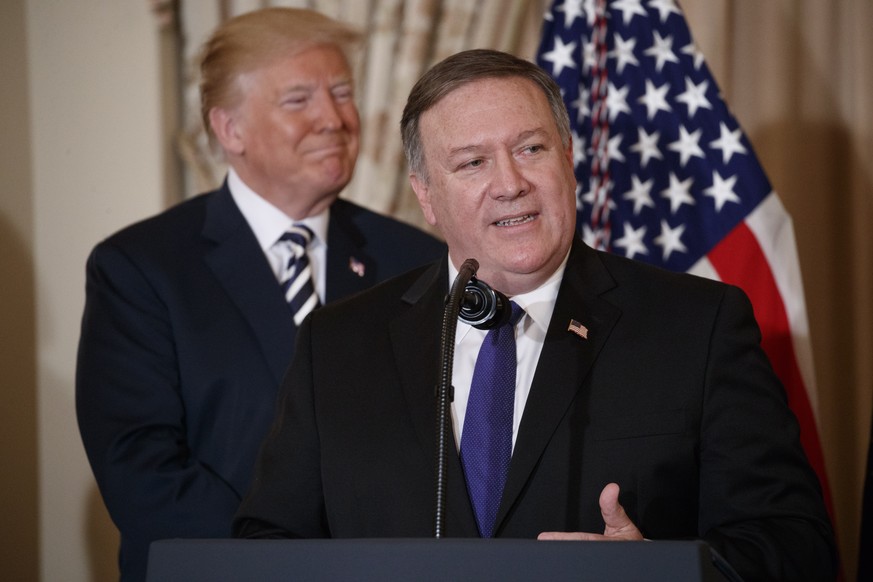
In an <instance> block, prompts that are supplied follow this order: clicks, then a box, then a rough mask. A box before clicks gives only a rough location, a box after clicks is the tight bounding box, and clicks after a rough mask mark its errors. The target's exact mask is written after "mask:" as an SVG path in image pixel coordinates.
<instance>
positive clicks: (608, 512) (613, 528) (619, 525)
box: [600, 483, 642, 539]
mask: <svg viewBox="0 0 873 582" xmlns="http://www.w3.org/2000/svg"><path fill="white" fill-rule="evenodd" d="M620 491H621V489H620V488H619V486H618V484H616V483H609V484H608V485H606V487H604V488H603V491H601V492H600V514H601V516H602V517H603V523H604V524H605V525H606V527H605V528H604V530H603V534H604V535H605V536H607V537H611V536H623V537H628V536H629V539H642V534H641V533H640V531H639V529H637V526H636V525H635V524H634V522H632V521H631V519H630V517H628V515H627V513H626V512H625V510H624V507H622V505H621V503H619V502H618V494H619V492H620Z"/></svg>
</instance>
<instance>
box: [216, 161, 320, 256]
mask: <svg viewBox="0 0 873 582" xmlns="http://www.w3.org/2000/svg"><path fill="white" fill-rule="evenodd" d="M227 187H228V189H229V190H230V195H231V196H232V197H233V201H234V202H235V203H236V205H237V207H239V210H240V212H242V215H243V217H245V219H246V222H248V223H249V226H250V227H251V229H252V231H253V232H254V233H255V238H257V239H258V244H259V245H260V246H261V249H262V250H264V251H265V252H266V251H268V250H269V249H270V248H271V247H272V246H273V245H274V244H276V241H277V240H279V237H280V236H282V235H283V234H284V233H285V231H287V230H288V227H289V226H291V225H293V224H301V223H302V224H305V225H306V226H308V227H309V229H310V230H312V232H313V234H314V235H315V236H314V237H313V240H312V243H310V244H311V246H310V248H313V247H315V246H317V245H320V244H324V245H326V244H327V225H328V221H329V218H330V207H328V208H327V209H326V210H324V212H321V213H319V214H316V215H315V216H310V217H307V218H304V219H303V220H294V219H292V218H291V217H289V216H288V215H287V214H285V213H284V212H282V211H281V210H279V209H278V208H276V207H275V206H273V205H272V204H270V203H269V202H267V200H266V199H264V198H263V197H262V196H260V195H259V194H258V193H257V192H255V191H254V190H252V189H251V188H249V186H248V185H247V184H246V183H245V182H243V181H242V178H240V177H239V174H237V173H236V171H235V170H234V169H233V168H230V169H228V172H227Z"/></svg>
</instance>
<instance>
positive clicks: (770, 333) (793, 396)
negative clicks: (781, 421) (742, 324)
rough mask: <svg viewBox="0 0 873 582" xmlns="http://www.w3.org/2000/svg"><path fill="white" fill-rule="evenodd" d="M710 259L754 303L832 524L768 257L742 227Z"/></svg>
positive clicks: (817, 446) (812, 426)
mask: <svg viewBox="0 0 873 582" xmlns="http://www.w3.org/2000/svg"><path fill="white" fill-rule="evenodd" d="M707 257H708V258H709V261H710V263H712V266H713V268H714V269H715V270H716V272H717V273H718V275H719V278H721V280H722V281H724V282H725V283H730V284H732V285H736V286H738V287H740V288H741V289H742V290H743V291H745V292H746V294H748V296H749V299H750V300H751V301H752V307H753V308H754V310H755V318H756V319H757V320H758V325H759V326H760V327H761V334H762V340H761V347H763V349H764V351H765V352H766V353H767V356H768V357H769V358H770V363H771V365H772V366H773V369H774V371H775V372H776V375H777V376H779V379H780V380H782V384H783V385H784V386H785V391H786V393H787V394H788V404H789V406H790V407H791V409H792V410H793V411H794V414H795V416H797V421H798V423H799V424H800V442H801V444H802V445H803V449H804V450H805V451H806V456H807V457H808V458H809V462H810V464H811V465H812V468H813V469H814V470H815V472H816V473H817V474H818V478H819V481H820V482H821V487H822V492H823V494H824V498H825V503H826V504H827V507H828V512H829V513H830V514H831V519H832V520H833V517H834V512H833V504H832V502H831V492H830V486H829V484H828V479H827V473H826V472H825V464H824V454H823V453H822V448H821V442H820V441H819V438H818V428H817V426H816V422H815V416H814V415H813V412H812V406H811V405H810V401H809V393H808V392H807V391H806V386H805V384H804V381H803V377H802V376H801V374H800V368H799V367H798V365H797V356H796V354H795V352H794V343H793V342H792V339H791V327H790V326H789V324H788V315H787V313H786V311H785V304H784V303H783V301H782V295H781V294H780V293H779V288H778V287H777V286H776V280H775V279H774V278H773V273H772V271H771V270H770V265H769V263H768V262H767V257H766V256H765V255H764V251H763V250H762V249H761V245H759V244H758V239H757V238H755V235H754V233H752V231H751V230H750V229H749V227H748V226H747V225H746V223H745V222H741V223H740V224H739V225H738V226H737V227H736V228H734V229H733V231H731V232H730V233H729V234H728V235H727V236H726V237H724V238H723V239H722V240H721V241H720V242H719V244H718V245H716V247H715V248H714V249H712V251H710V253H709V254H708V255H707Z"/></svg>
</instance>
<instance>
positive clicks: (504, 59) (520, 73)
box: [400, 49, 570, 181]
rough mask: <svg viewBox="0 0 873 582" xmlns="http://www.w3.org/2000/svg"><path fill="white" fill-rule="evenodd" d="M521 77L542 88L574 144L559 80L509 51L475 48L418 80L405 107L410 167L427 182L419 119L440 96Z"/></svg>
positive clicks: (565, 135) (564, 135)
mask: <svg viewBox="0 0 873 582" xmlns="http://www.w3.org/2000/svg"><path fill="white" fill-rule="evenodd" d="M505 77H521V78H523V79H529V80H531V81H533V82H534V83H536V84H537V86H539V88H540V89H542V91H543V93H544V94H545V96H546V99H547V100H548V102H549V107H550V108H551V110H552V117H554V119H555V124H556V125H557V127H558V134H559V135H560V136H561V143H562V144H563V145H564V147H565V148H566V147H567V146H568V145H569V144H570V119H569V116H568V115H567V108H566V106H565V105H564V100H563V98H562V97H561V89H560V87H558V84H557V83H555V80H554V79H552V77H551V76H550V75H549V74H548V73H547V72H546V71H544V70H543V69H541V68H540V67H539V66H537V65H536V64H534V63H531V62H529V61H526V60H524V59H520V58H518V57H516V56H513V55H511V54H509V53H505V52H500V51H495V50H489V49H473V50H468V51H463V52H460V53H457V54H454V55H452V56H450V57H448V58H446V59H444V60H443V61H441V62H439V63H437V64H436V65H434V66H433V67H432V68H431V69H430V70H429V71H428V72H426V73H425V74H424V76H422V77H421V79H419V80H418V82H417V83H416V84H415V86H414V87H413V88H412V91H411V92H410V93H409V98H408V99H407V100H406V107H404V108H403V117H402V118H401V120H400V134H401V137H402V139H403V151H404V154H405V155H406V163H407V164H409V170H410V171H411V172H412V173H414V174H416V175H417V176H419V177H420V178H421V179H422V180H424V181H427V168H426V165H425V160H424V153H423V151H422V145H421V133H420V131H419V121H420V119H421V116H422V115H423V114H424V112H425V111H427V110H428V109H430V108H432V107H433V106H434V105H436V104H437V102H439V100H440V99H442V98H443V97H445V96H446V95H448V94H449V93H451V92H452V91H454V90H455V89H458V88H460V87H462V86H464V85H466V84H468V83H471V82H473V81H478V80H480V79H491V78H505Z"/></svg>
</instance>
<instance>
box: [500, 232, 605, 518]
mask: <svg viewBox="0 0 873 582" xmlns="http://www.w3.org/2000/svg"><path fill="white" fill-rule="evenodd" d="M613 286H614V281H613V279H612V277H611V276H610V275H609V273H608V272H607V271H606V269H605V268H604V267H603V265H602V263H601V262H600V260H599V258H598V256H597V253H596V252H595V251H594V250H592V249H590V248H588V247H587V246H585V245H584V244H583V243H582V242H581V241H578V240H576V241H575V242H574V245H573V249H572V251H571V254H570V257H569V260H568V261H567V267H566V269H565V271H564V278H563V280H562V282H561V287H560V290H559V291H558V297H557V300H556V302H555V309H554V312H553V314H552V320H551V322H550V324H549V330H548V332H547V334H546V340H545V343H544V344H543V349H542V352H541V354H540V359H539V362H538V363H537V369H536V373H535V375H534V379H533V383H532V385H531V391H530V395H529V396H528V400H527V404H526V405H525V409H524V415H523V417H522V421H521V426H520V427H519V434H518V437H517V438H516V445H515V450H514V451H513V455H512V461H511V465H510V469H509V476H508V478H507V482H506V486H505V488H504V492H503V500H502V502H501V507H500V509H499V511H498V515H497V527H498V528H499V525H500V522H501V521H502V520H503V519H504V518H505V517H506V514H507V512H508V510H509V508H510V507H512V505H513V504H514V503H515V502H516V499H517V498H518V496H519V495H520V494H521V492H522V490H523V488H524V486H525V483H526V482H527V481H528V479H529V478H530V476H531V473H532V472H533V470H534V468H535V466H536V464H537V462H538V461H539V459H540V457H541V456H542V454H543V451H544V450H545V449H546V447H547V446H548V444H549V441H550V439H551V437H552V434H553V433H554V431H555V429H556V428H557V426H558V424H559V423H560V422H561V420H562V418H563V417H564V415H565V413H566V411H567V409H568V407H569V406H570V404H571V403H572V401H573V399H574V398H575V397H576V395H577V393H578V391H579V389H580V387H581V386H582V383H583V381H584V379H585V377H586V376H587V375H588V373H589V371H590V369H591V367H592V366H593V365H594V361H595V359H596V358H597V354H598V353H599V352H600V349H601V348H602V347H603V345H604V344H605V343H606V340H607V337H608V336H609V334H610V331H611V330H612V328H613V326H614V325H615V323H616V321H618V318H619V316H620V315H621V311H620V310H619V309H618V308H616V307H615V306H614V305H612V304H610V303H608V302H607V301H605V300H604V299H602V298H601V297H600V296H599V295H600V294H602V293H603V292H605V291H606V290H608V289H610V288H612V287H613ZM571 320H576V321H578V322H580V323H582V324H583V325H584V326H585V327H586V328H587V330H588V333H587V335H588V337H587V339H583V338H582V337H580V336H579V335H577V334H576V333H573V332H571V331H568V327H569V324H570V321H571ZM495 531H497V530H495Z"/></svg>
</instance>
